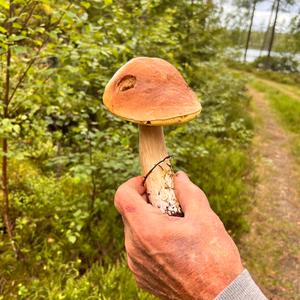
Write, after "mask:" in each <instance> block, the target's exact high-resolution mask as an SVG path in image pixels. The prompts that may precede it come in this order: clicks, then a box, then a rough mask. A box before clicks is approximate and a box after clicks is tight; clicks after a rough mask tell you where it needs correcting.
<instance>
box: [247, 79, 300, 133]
mask: <svg viewBox="0 0 300 300" xmlns="http://www.w3.org/2000/svg"><path fill="white" fill-rule="evenodd" d="M251 85H252V86H253V87H254V88H255V89H256V90H258V91H260V92H263V93H265V94H266V96H267V98H268V99H269V101H270V102H271V105H272V107H273V108H274V109H275V111H276V112H277V114H278V115H279V117H280V119H281V121H282V124H283V125H284V126H285V127H286V128H287V129H288V130H289V131H291V132H293V133H296V134H300V101H298V100H297V99H294V98H292V97H290V96H288V95H286V94H284V93H282V92H281V91H278V90H275V89H274V88H273V87H270V86H267V85H266V84H264V83H262V82H261V81H259V80H255V81H253V82H252V83H251Z"/></svg>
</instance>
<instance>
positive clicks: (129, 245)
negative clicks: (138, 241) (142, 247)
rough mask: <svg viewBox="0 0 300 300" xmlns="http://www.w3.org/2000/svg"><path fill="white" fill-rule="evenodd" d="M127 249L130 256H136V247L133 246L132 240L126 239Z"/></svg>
mask: <svg viewBox="0 0 300 300" xmlns="http://www.w3.org/2000/svg"><path fill="white" fill-rule="evenodd" d="M125 249H126V252H127V253H128V255H134V253H135V251H136V250H135V246H134V245H133V243H132V241H131V240H128V239H125Z"/></svg>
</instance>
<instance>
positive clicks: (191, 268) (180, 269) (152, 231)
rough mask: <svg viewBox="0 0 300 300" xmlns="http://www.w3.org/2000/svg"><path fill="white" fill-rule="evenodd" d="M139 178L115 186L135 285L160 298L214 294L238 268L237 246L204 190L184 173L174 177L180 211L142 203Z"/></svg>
mask: <svg viewBox="0 0 300 300" xmlns="http://www.w3.org/2000/svg"><path fill="white" fill-rule="evenodd" d="M142 181H143V178H142V177H135V178H133V179H130V180H129V181H127V182H126V183H124V184H123V185H121V186H120V187H119V189H118V190H117V192H116V195H115V206H116V208H117V209H118V211H119V212H120V214H121V215H122V217H123V221H124V226H125V248H126V251H127V258H128V266H129V268H130V269H131V271H132V272H133V273H134V276H135V279H136V282H137V284H138V285H139V287H141V288H143V289H145V290H147V291H149V292H151V293H152V294H154V295H156V296H158V297H160V298H161V299H193V300H194V299H213V298H215V297H216V296H217V295H218V294H219V293H220V292H221V291H222V290H223V289H224V288H225V287H226V286H227V285H228V284H229V283H230V282H232V281H233V280H234V279H235V278H236V277H237V276H238V275H239V274H240V273H241V272H242V270H243V266H242V263H241V259H240V255H239V251H238V249H237V247H236V245H235V244H234V242H233V241H232V239H231V238H230V236H229V235H228V234H227V232H226V230H225V228H224V226H223V223H222V222H221V221H220V219H219V218H218V216H217V215H216V214H215V213H214V212H213V211H212V209H211V208H210V206H209V203H208V200H207V198H206V196H205V194H204V193H203V192H202V191H201V190H200V189H199V188H198V187H197V186H196V185H194V184H193V183H192V182H191V181H190V180H189V178H188V177H187V175H186V174H185V173H183V172H179V173H177V174H176V176H175V177H174V183H175V191H176V195H177V198H178V200H179V202H180V204H181V207H182V209H183V211H184V214H185V215H184V217H183V218H180V217H171V216H168V215H166V214H162V213H161V212H160V210H159V209H157V208H155V207H153V206H152V205H150V204H148V203H147V200H146V196H145V188H144V187H143V185H142Z"/></svg>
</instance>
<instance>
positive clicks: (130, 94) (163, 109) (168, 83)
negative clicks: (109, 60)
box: [103, 57, 201, 126]
mask: <svg viewBox="0 0 300 300" xmlns="http://www.w3.org/2000/svg"><path fill="white" fill-rule="evenodd" d="M103 101H104V104H105V106H106V107H107V108H108V110H110V111H111V112H112V113H113V114H114V115H116V116H119V117H121V118H123V119H125V120H128V121H131V122H134V123H139V124H144V125H152V126H163V125H171V124H177V123H182V122H186V121H189V120H191V119H193V118H194V117H195V116H197V115H198V114H199V113H200V111H201V105H200V102H199V101H198V100H197V96H196V94H195V93H194V92H193V91H192V90H191V89H190V88H189V87H188V85H187V83H186V82H185V80H184V79H183V77H182V76H181V74H180V73H179V72H178V70H177V69H176V68H175V67H174V66H172V65H171V64H170V63H168V62H167V61H165V60H163V59H160V58H149V57H137V58H134V59H131V60H130V61H129V62H128V63H126V64H125V65H124V66H122V67H121V68H120V69H119V70H118V71H117V72H116V73H115V75H114V76H113V77H112V79H111V80H110V81H109V83H108V84H107V86H106V88H105V91H104V95H103Z"/></svg>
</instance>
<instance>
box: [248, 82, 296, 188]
mask: <svg viewBox="0 0 300 300" xmlns="http://www.w3.org/2000/svg"><path fill="white" fill-rule="evenodd" d="M250 84H251V86H252V87H253V88H255V89H256V90H258V91H260V92H263V93H264V94H265V95H266V97H267V99H268V100H269V101H270V103H271V106H272V108H273V109H274V111H275V112H276V114H277V115H278V116H279V118H280V121H281V123H282V125H283V126H284V127H285V128H286V129H287V131H288V132H290V134H291V138H290V141H291V142H290V144H291V153H292V155H293V156H294V158H295V162H296V163H297V166H296V168H297V169H298V170H299V172H298V174H300V101H299V99H296V98H293V97H291V96H290V95H287V94H285V93H284V92H282V90H280V91H279V90H277V89H276V88H274V86H273V87H271V86H269V85H266V84H265V83H264V82H263V81H261V80H259V79H258V78H256V79H254V80H253V81H252V82H251V83H250ZM289 88H291V89H292V90H293V92H294V93H295V94H297V95H298V94H300V88H298V87H297V86H289ZM299 177H300V176H299ZM299 183H300V179H299ZM299 186H300V184H299ZM299 190H300V187H299Z"/></svg>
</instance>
